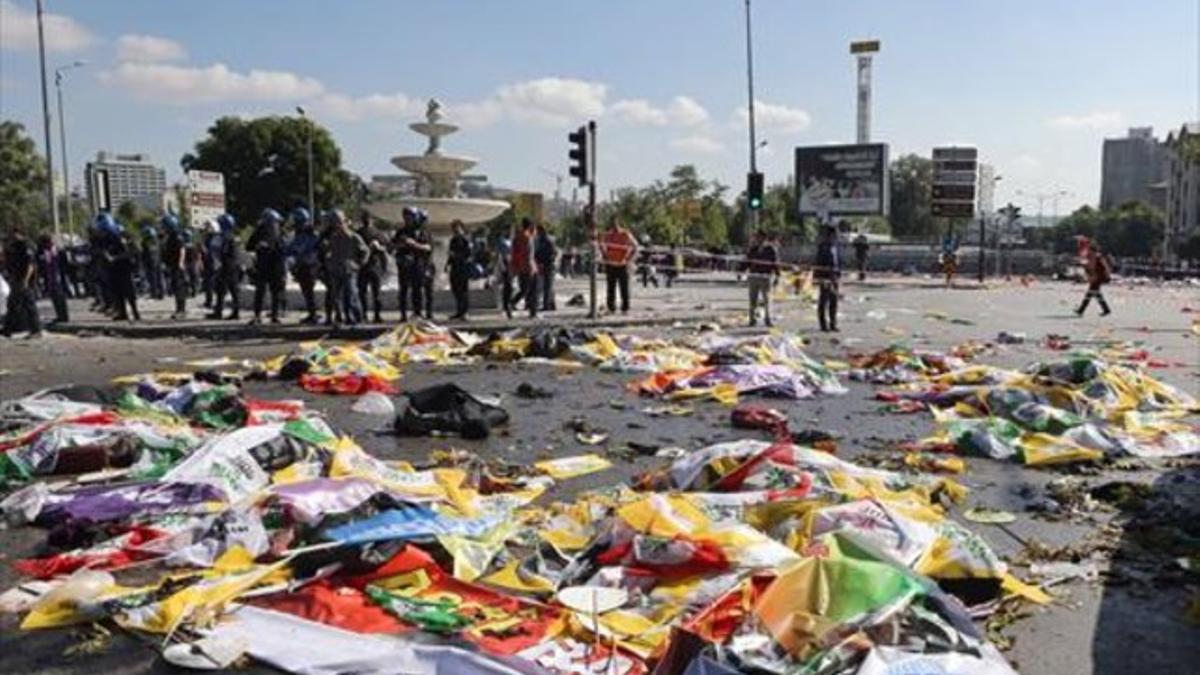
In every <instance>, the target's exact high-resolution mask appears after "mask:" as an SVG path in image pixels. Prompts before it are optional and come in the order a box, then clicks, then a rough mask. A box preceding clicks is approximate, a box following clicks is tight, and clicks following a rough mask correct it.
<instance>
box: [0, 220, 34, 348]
mask: <svg viewBox="0 0 1200 675" xmlns="http://www.w3.org/2000/svg"><path fill="white" fill-rule="evenodd" d="M4 277H5V279H6V280H7V281H8V301H7V302H6V304H5V312H4V324H3V333H4V337H12V336H13V335H14V334H15V333H19V332H21V331H27V332H28V335H27V336H26V337H30V338H34V337H38V336H39V335H41V334H42V321H41V318H40V317H38V310H37V302H35V301H34V299H33V286H34V284H35V283H37V254H36V253H35V252H34V250H33V246H31V245H30V243H29V240H28V239H26V238H25V235H23V234H21V233H20V232H18V231H12V232H10V233H9V235H8V238H7V239H6V240H5V242H4Z"/></svg>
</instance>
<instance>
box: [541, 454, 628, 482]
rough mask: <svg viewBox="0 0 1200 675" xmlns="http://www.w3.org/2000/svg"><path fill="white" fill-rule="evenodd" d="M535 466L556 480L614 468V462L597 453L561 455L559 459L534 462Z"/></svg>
mask: <svg viewBox="0 0 1200 675" xmlns="http://www.w3.org/2000/svg"><path fill="white" fill-rule="evenodd" d="M533 466H534V467H535V468H536V469H537V470H538V471H541V472H542V473H544V474H546V475H547V476H550V477H551V478H554V479H555V480H564V479H567V478H575V477H577V476H586V475H587V474H589V473H595V472H597V471H604V470H605V469H609V468H612V462H610V461H608V460H607V459H604V458H603V457H601V456H600V455H597V454H594V453H593V454H588V455H577V456H575V457H559V458H558V459H547V460H543V461H541V462H534V464H533Z"/></svg>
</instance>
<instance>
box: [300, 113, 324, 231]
mask: <svg viewBox="0 0 1200 675" xmlns="http://www.w3.org/2000/svg"><path fill="white" fill-rule="evenodd" d="M296 112H298V113H300V117H301V118H302V119H303V120H304V121H305V122H306V123H307V124H306V126H307V127H308V129H307V131H308V139H307V145H308V208H309V210H310V211H311V212H312V219H313V222H314V223H317V198H316V187H315V185H314V183H313V148H312V144H313V122H312V120H310V119H309V118H308V115H307V114H305V112H304V108H302V107H300V106H296ZM318 225H319V223H318Z"/></svg>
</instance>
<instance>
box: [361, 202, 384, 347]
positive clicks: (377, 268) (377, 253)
mask: <svg viewBox="0 0 1200 675" xmlns="http://www.w3.org/2000/svg"><path fill="white" fill-rule="evenodd" d="M358 236H359V237H361V238H362V240H363V243H365V244H366V245H367V259H366V262H364V263H363V265H362V269H360V270H359V271H358V304H359V306H360V307H362V313H363V321H366V320H367V314H368V310H369V309H370V305H369V303H368V300H373V301H374V303H375V323H383V314H382V312H383V305H382V304H381V303H380V302H379V290H380V288H381V287H382V286H383V277H384V275H385V274H387V258H388V251H387V245H386V242H385V241H384V239H383V235H381V234H380V233H379V230H376V229H375V226H374V225H372V224H371V216H370V215H369V214H366V213H364V214H363V221H362V226H361V227H360V228H358Z"/></svg>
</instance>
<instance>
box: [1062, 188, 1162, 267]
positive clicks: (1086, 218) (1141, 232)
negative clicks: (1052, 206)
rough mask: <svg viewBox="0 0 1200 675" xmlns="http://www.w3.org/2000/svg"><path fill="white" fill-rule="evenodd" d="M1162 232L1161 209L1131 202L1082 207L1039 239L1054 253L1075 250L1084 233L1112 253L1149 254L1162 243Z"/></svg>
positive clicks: (1125, 254) (1146, 255) (1119, 254)
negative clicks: (1077, 239) (1104, 207)
mask: <svg viewBox="0 0 1200 675" xmlns="http://www.w3.org/2000/svg"><path fill="white" fill-rule="evenodd" d="M1163 231H1164V219H1163V214H1162V212H1161V211H1159V210H1158V209H1155V208H1153V207H1151V206H1148V205H1146V204H1144V203H1143V202H1139V201H1131V202H1126V203H1124V204H1122V205H1120V206H1118V207H1117V208H1115V209H1108V210H1099V209H1095V208H1092V207H1091V206H1083V207H1080V208H1079V209H1077V210H1076V211H1075V212H1074V213H1072V214H1071V215H1069V216H1067V217H1066V218H1063V219H1062V220H1060V221H1059V222H1058V223H1056V224H1055V226H1054V227H1053V228H1051V229H1050V230H1049V231H1048V232H1043V233H1041V234H1040V239H1041V240H1042V241H1043V242H1045V243H1047V244H1049V246H1050V248H1051V249H1052V250H1053V251H1054V252H1055V253H1072V252H1074V251H1075V250H1076V242H1075V238H1076V237H1078V236H1084V237H1087V238H1088V239H1092V240H1095V241H1098V242H1099V243H1100V246H1101V247H1102V248H1103V249H1104V250H1105V251H1107V252H1108V253H1109V254H1110V255H1115V256H1129V257H1148V256H1150V255H1151V254H1153V253H1154V251H1156V250H1157V249H1158V247H1159V246H1161V245H1162V237H1163Z"/></svg>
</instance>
